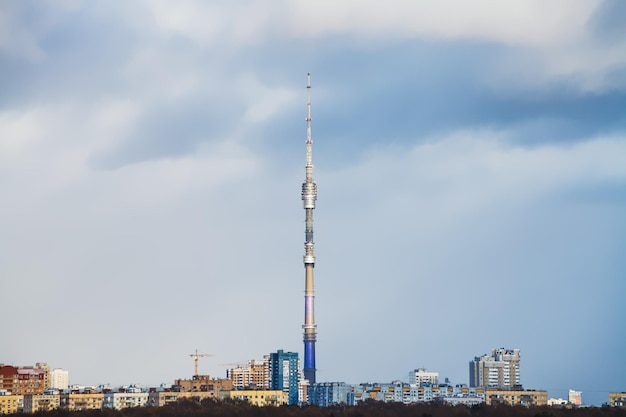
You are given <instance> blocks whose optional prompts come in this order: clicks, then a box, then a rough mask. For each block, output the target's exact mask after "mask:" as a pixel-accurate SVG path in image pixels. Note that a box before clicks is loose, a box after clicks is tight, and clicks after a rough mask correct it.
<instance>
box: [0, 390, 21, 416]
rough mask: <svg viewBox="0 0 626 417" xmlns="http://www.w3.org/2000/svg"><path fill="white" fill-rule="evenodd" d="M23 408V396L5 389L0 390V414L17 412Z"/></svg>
mask: <svg viewBox="0 0 626 417" xmlns="http://www.w3.org/2000/svg"><path fill="white" fill-rule="evenodd" d="M23 408H24V396H22V395H13V394H11V393H9V392H8V391H6V390H0V415H2V414H17V412H18V411H20V410H22V409H23Z"/></svg>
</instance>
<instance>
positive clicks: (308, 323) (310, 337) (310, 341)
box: [302, 73, 317, 384]
mask: <svg viewBox="0 0 626 417" xmlns="http://www.w3.org/2000/svg"><path fill="white" fill-rule="evenodd" d="M306 88H307V104H306V166H305V170H306V177H305V180H304V183H303V184H302V206H303V207H304V210H305V224H306V225H305V229H304V237H305V240H304V259H303V260H304V271H305V272H304V280H305V281H304V325H303V326H302V328H303V329H304V369H303V372H304V377H305V378H306V379H307V380H308V381H309V384H314V383H315V371H316V369H315V341H316V340H317V332H316V329H317V326H316V324H315V308H314V304H315V287H314V282H313V269H314V268H315V253H314V245H315V243H314V242H313V210H314V209H315V201H316V200H317V184H315V181H313V156H312V147H313V140H312V139H311V73H308V74H307V86H306Z"/></svg>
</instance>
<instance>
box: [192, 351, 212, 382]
mask: <svg viewBox="0 0 626 417" xmlns="http://www.w3.org/2000/svg"><path fill="white" fill-rule="evenodd" d="M189 356H191V357H192V358H193V361H194V368H193V371H194V374H193V376H194V378H195V377H197V376H198V359H200V358H207V357H209V356H213V355H211V354H210V353H198V349H196V352H195V353H192V354H191V355H189Z"/></svg>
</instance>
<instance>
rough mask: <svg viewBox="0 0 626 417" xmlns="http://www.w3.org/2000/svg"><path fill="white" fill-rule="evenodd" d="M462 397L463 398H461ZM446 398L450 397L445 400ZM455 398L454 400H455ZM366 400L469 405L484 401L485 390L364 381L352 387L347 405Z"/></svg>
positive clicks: (440, 385) (461, 385) (446, 385)
mask: <svg viewBox="0 0 626 417" xmlns="http://www.w3.org/2000/svg"><path fill="white" fill-rule="evenodd" d="M462 398H463V400H461V399H462ZM447 399H451V400H450V401H447ZM455 399H456V400H455ZM366 400H376V401H383V402H398V403H404V404H413V403H421V402H430V401H441V402H450V403H461V402H465V403H468V404H471V405H474V404H480V403H484V402H485V390H484V388H481V387H477V388H475V387H468V386H467V385H465V384H457V385H450V384H438V385H430V384H428V383H423V384H422V385H416V384H407V383H406V382H400V381H396V382H392V383H389V384H381V383H365V384H360V385H355V386H353V387H352V393H351V394H350V396H349V399H348V405H355V404H358V403H360V402H363V401H366Z"/></svg>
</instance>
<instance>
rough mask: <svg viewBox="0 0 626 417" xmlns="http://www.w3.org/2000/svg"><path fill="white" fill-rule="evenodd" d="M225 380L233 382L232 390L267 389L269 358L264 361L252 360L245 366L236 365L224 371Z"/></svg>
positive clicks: (268, 382)
mask: <svg viewBox="0 0 626 417" xmlns="http://www.w3.org/2000/svg"><path fill="white" fill-rule="evenodd" d="M226 378H228V379H230V380H231V381H232V382H233V389H249V388H251V387H254V389H269V388H270V363H269V356H266V357H265V358H264V359H262V360H259V359H252V360H250V361H248V362H247V363H246V364H245V365H241V364H238V365H237V367H235V368H230V369H227V370H226Z"/></svg>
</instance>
